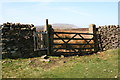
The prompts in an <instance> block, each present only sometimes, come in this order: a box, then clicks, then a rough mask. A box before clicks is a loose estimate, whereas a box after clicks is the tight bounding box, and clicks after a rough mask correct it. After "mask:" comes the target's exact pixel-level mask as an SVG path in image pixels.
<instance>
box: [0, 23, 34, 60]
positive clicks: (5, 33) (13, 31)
mask: <svg viewBox="0 0 120 80" xmlns="http://www.w3.org/2000/svg"><path fill="white" fill-rule="evenodd" d="M0 28H1V31H2V33H1V35H2V38H1V39H2V43H1V45H2V58H6V57H9V58H19V57H22V58H24V57H29V56H30V55H31V54H32V53H33V51H34V37H33V33H34V31H35V27H34V25H32V24H31V25H29V24H20V23H16V24H15V23H8V22H7V23H4V24H3V25H1V27H0Z"/></svg>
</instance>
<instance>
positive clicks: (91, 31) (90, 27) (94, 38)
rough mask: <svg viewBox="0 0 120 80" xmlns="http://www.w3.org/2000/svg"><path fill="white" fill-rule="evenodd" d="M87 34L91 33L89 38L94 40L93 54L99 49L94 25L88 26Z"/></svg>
mask: <svg viewBox="0 0 120 80" xmlns="http://www.w3.org/2000/svg"><path fill="white" fill-rule="evenodd" d="M89 33H93V34H94V35H92V36H91V37H93V40H94V52H97V51H98V49H99V44H98V35H97V31H96V25H95V24H90V25H89Z"/></svg>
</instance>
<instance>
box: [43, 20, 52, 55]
mask: <svg viewBox="0 0 120 80" xmlns="http://www.w3.org/2000/svg"><path fill="white" fill-rule="evenodd" d="M44 32H46V35H45V37H44V38H45V40H46V41H45V45H46V46H47V55H52V52H53V45H52V44H53V33H54V30H53V28H52V25H49V24H48V19H46V25H45V27H44Z"/></svg>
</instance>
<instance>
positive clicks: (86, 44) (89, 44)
mask: <svg viewBox="0 0 120 80" xmlns="http://www.w3.org/2000/svg"><path fill="white" fill-rule="evenodd" d="M53 45H94V44H74V43H68V44H65V43H54V44H53Z"/></svg>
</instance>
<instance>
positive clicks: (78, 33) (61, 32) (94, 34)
mask: <svg viewBox="0 0 120 80" xmlns="http://www.w3.org/2000/svg"><path fill="white" fill-rule="evenodd" d="M54 34H83V35H95V34H92V33H73V32H54Z"/></svg>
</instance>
